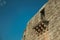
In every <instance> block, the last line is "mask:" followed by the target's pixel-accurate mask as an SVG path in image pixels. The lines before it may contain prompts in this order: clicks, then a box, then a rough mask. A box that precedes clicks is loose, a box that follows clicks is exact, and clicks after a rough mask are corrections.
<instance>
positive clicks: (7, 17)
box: [0, 0, 48, 40]
mask: <svg viewBox="0 0 60 40" xmlns="http://www.w3.org/2000/svg"><path fill="white" fill-rule="evenodd" d="M47 1H48V0H0V40H21V38H22V35H23V31H24V29H25V28H26V24H27V22H28V21H29V20H30V19H31V18H32V16H33V15H34V14H35V13H36V12H37V11H38V10H39V9H40V8H41V7H42V6H43V5H44V3H46V2H47Z"/></svg>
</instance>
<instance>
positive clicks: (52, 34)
mask: <svg viewBox="0 0 60 40" xmlns="http://www.w3.org/2000/svg"><path fill="white" fill-rule="evenodd" d="M43 8H44V9H45V17H44V18H45V20H48V21H49V24H48V25H47V28H48V31H45V32H44V33H43V34H40V33H37V32H36V31H35V30H34V29H33V27H35V26H36V25H37V24H38V23H39V22H40V21H41V13H40V11H41V10H42V9H43ZM22 40H60V0H49V1H48V2H47V3H46V4H45V5H44V6H43V7H42V8H41V9H40V10H39V11H38V12H37V13H36V15H34V16H33V17H32V19H31V20H30V21H29V22H28V23H27V27H26V30H25V32H24V35H23V38H22Z"/></svg>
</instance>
